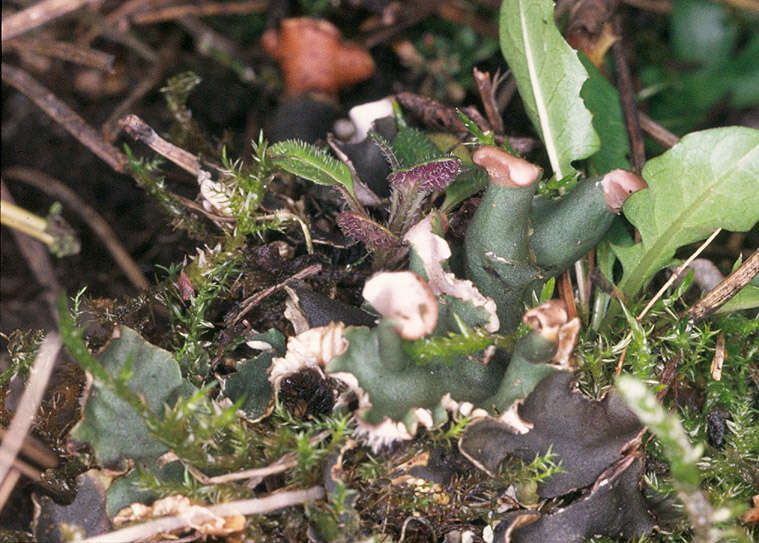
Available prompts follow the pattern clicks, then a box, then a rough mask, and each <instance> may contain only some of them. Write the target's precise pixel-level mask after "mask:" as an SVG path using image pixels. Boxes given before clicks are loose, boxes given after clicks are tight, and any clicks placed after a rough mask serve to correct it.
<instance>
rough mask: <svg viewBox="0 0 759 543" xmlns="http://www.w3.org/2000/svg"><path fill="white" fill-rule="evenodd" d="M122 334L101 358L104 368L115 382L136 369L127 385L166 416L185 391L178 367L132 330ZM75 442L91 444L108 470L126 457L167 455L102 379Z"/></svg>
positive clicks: (124, 329) (76, 431) (91, 396)
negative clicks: (167, 408)
mask: <svg viewBox="0 0 759 543" xmlns="http://www.w3.org/2000/svg"><path fill="white" fill-rule="evenodd" d="M119 330H120V335H119V337H118V338H114V339H112V340H111V341H110V343H109V344H108V347H107V348H106V349H105V351H103V353H102V354H101V355H100V356H99V357H98V360H99V362H100V364H101V365H102V367H103V368H104V369H105V371H106V372H108V374H110V375H111V376H112V377H116V376H118V375H119V374H120V373H121V372H122V371H123V370H124V368H125V366H126V365H127V364H131V374H132V376H131V378H130V379H129V382H128V383H127V386H128V387H129V389H130V390H132V391H133V392H136V393H137V394H139V395H140V396H141V397H142V398H144V400H145V402H146V403H147V407H148V408H149V409H150V411H152V412H153V413H160V412H162V411H163V405H164V404H165V403H168V402H170V400H172V399H173V398H175V397H176V396H177V394H179V393H182V392H184V389H185V387H186V382H185V381H183V380H182V375H181V373H180V371H179V365H178V364H177V362H176V360H174V358H173V357H172V356H171V353H169V352H168V351H165V350H163V349H160V348H158V347H156V346H154V345H151V344H150V343H148V342H146V341H145V340H144V339H142V338H141V337H140V335H139V334H138V333H137V332H135V331H134V330H132V329H131V328H127V327H126V326H122V327H121V328H119ZM71 437H72V438H74V439H75V440H76V441H80V442H86V443H89V444H90V445H91V447H92V449H93V451H94V452H95V457H96V458H97V460H98V463H99V464H100V465H102V466H106V467H107V466H114V465H119V464H120V461H121V460H122V459H123V458H131V459H140V458H147V459H155V458H157V457H158V456H160V455H162V454H163V453H165V452H166V451H167V450H168V449H167V448H166V447H165V446H164V445H162V444H161V443H159V442H158V441H157V440H156V439H155V438H153V437H152V436H151V435H150V433H149V432H148V429H147V427H146V426H145V422H144V421H143V418H142V416H141V415H140V414H138V413H137V412H136V411H135V410H134V409H133V408H132V407H131V406H130V405H129V404H128V403H127V402H126V401H124V400H123V399H122V398H120V397H119V396H118V395H117V394H116V392H114V390H113V389H112V388H111V387H110V386H108V385H107V384H102V383H101V382H100V381H99V379H98V378H97V376H96V380H95V383H94V384H93V385H92V388H91V390H90V392H89V396H88V397H87V400H86V404H85V406H84V411H83V416H82V420H81V421H79V422H78V423H77V425H76V426H75V427H74V429H73V430H72V431H71Z"/></svg>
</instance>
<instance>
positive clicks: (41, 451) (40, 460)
mask: <svg viewBox="0 0 759 543" xmlns="http://www.w3.org/2000/svg"><path fill="white" fill-rule="evenodd" d="M7 433H8V431H7V430H6V429H5V428H2V427H0V439H5V435H6V434H7ZM21 454H23V455H24V456H26V457H27V458H28V459H29V460H33V461H35V462H36V463H37V465H39V466H42V467H43V468H45V469H47V468H54V467H55V466H57V465H58V458H56V456H55V455H54V454H53V453H52V452H50V451H49V450H48V448H47V447H46V446H45V444H44V443H42V442H41V441H39V440H38V439H36V438H35V437H34V436H26V439H24V442H23V443H22V444H21Z"/></svg>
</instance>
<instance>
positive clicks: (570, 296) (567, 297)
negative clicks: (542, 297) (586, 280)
mask: <svg viewBox="0 0 759 543" xmlns="http://www.w3.org/2000/svg"><path fill="white" fill-rule="evenodd" d="M559 294H560V295H561V299H562V300H564V303H565V304H567V317H568V318H569V320H572V319H574V318H575V317H576V316H577V306H576V305H575V292H574V289H573V288H572V277H571V276H570V275H569V270H567V271H565V272H564V273H562V274H561V277H559Z"/></svg>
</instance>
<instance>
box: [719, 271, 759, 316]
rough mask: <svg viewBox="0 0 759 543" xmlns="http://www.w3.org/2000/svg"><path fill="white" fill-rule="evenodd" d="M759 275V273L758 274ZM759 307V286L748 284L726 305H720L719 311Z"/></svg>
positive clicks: (726, 311)
mask: <svg viewBox="0 0 759 543" xmlns="http://www.w3.org/2000/svg"><path fill="white" fill-rule="evenodd" d="M757 277H759V275H757ZM755 307H759V287H757V286H754V285H752V284H750V283H749V284H748V285H746V286H745V287H743V288H742V289H741V290H739V291H738V292H737V293H736V294H735V296H733V297H732V298H730V299H729V300H728V301H727V303H726V304H725V305H723V306H722V307H720V308H719V309H718V310H717V311H716V312H717V313H729V312H731V311H742V310H744V309H754V308H755Z"/></svg>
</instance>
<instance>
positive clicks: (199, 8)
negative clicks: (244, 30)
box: [132, 0, 268, 25]
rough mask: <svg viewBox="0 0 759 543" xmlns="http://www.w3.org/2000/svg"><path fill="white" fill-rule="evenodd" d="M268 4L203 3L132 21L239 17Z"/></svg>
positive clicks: (169, 8) (163, 10)
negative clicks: (221, 16)
mask: <svg viewBox="0 0 759 543" xmlns="http://www.w3.org/2000/svg"><path fill="white" fill-rule="evenodd" d="M267 4H268V2H264V1H262V0H251V1H248V2H204V3H202V4H201V3H198V4H180V5H177V6H167V7H165V8H160V9H155V10H152V11H143V12H140V13H135V14H134V15H133V16H132V21H133V22H134V23H135V24H138V25H142V24H153V23H160V22H163V21H168V20H171V19H179V18H181V17H185V16H188V15H190V16H193V15H194V16H196V17H209V16H213V15H241V14H245V13H260V12H262V11H264V10H265V9H266V6H267Z"/></svg>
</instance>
